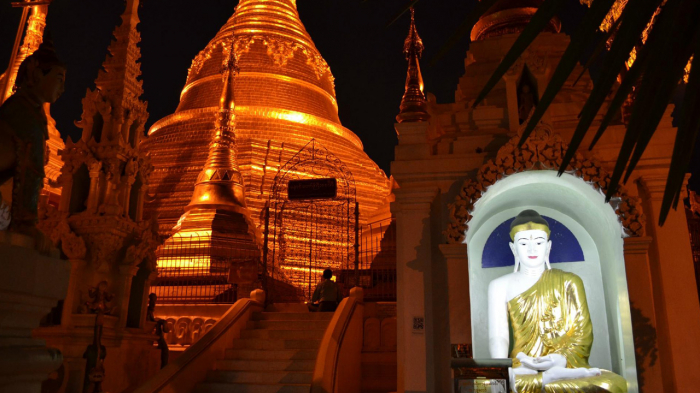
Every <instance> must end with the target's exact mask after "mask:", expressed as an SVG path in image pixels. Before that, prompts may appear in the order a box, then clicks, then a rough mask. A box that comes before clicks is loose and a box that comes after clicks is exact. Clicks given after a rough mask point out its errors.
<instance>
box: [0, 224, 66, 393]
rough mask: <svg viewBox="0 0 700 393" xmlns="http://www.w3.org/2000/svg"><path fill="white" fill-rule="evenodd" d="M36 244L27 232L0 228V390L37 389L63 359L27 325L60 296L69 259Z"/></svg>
mask: <svg viewBox="0 0 700 393" xmlns="http://www.w3.org/2000/svg"><path fill="white" fill-rule="evenodd" d="M37 248H40V247H36V245H35V241H34V239H32V238H31V237H29V236H25V235H21V234H17V233H12V232H7V231H0V393H5V392H8V393H9V392H27V393H32V392H37V393H38V392H40V391H41V382H42V381H43V380H45V379H46V378H47V377H48V375H49V373H50V372H52V371H54V370H56V369H57V368H58V367H59V366H60V365H61V362H62V360H63V358H62V356H61V353H60V351H58V350H56V349H51V348H47V347H46V345H45V343H44V341H43V340H39V339H35V338H33V337H32V330H33V329H35V328H37V327H38V326H39V321H40V320H41V318H42V317H44V316H45V315H46V314H48V313H49V311H50V310H51V308H53V307H55V306H56V303H57V302H58V300H59V299H62V298H64V297H65V295H66V291H67V289H68V277H69V275H70V263H69V262H68V261H65V260H61V259H59V255H58V250H55V249H47V250H44V251H43V252H41V251H39V250H38V249H37Z"/></svg>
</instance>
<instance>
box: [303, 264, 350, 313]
mask: <svg viewBox="0 0 700 393" xmlns="http://www.w3.org/2000/svg"><path fill="white" fill-rule="evenodd" d="M332 277H333V271H332V270H331V269H326V270H324V271H323V280H321V282H320V283H318V285H317V286H316V290H315V291H314V295H313V296H312V297H311V304H309V311H320V312H333V311H335V309H336V308H337V307H338V303H340V301H341V300H342V299H343V295H342V293H341V291H340V286H338V284H337V283H336V282H335V281H333V280H331V278H332Z"/></svg>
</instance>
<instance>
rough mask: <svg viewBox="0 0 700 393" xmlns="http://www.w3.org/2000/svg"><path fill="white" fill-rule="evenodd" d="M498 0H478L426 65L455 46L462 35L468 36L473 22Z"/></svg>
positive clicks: (431, 64)
mask: <svg viewBox="0 0 700 393" xmlns="http://www.w3.org/2000/svg"><path fill="white" fill-rule="evenodd" d="M497 1H498V0H481V1H479V2H478V3H477V4H476V6H475V7H474V9H473V10H472V11H471V12H470V13H469V15H467V17H466V18H465V19H464V21H463V22H462V24H460V25H459V27H457V30H456V31H455V32H454V33H452V35H451V36H450V38H448V39H447V41H446V42H445V44H444V45H443V46H442V47H441V48H440V50H438V53H437V55H435V57H433V58H432V59H431V60H430V62H429V63H428V67H432V66H434V65H435V63H437V62H438V60H440V59H441V58H442V57H443V56H445V54H446V53H447V52H449V51H450V49H452V47H453V46H455V45H456V44H457V43H458V42H459V41H461V40H462V39H463V38H464V36H465V35H466V36H469V32H470V31H471V29H472V27H474V24H475V23H476V21H478V20H479V18H481V16H482V15H483V14H484V13H485V12H486V11H488V9H489V8H491V7H492V6H493V5H494V4H496V2H497Z"/></svg>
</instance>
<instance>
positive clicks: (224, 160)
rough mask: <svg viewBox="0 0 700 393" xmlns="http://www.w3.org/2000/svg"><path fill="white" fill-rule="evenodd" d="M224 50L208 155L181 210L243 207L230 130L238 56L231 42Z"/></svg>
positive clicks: (233, 126) (233, 137) (238, 172)
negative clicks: (225, 52) (219, 91)
mask: <svg viewBox="0 0 700 393" xmlns="http://www.w3.org/2000/svg"><path fill="white" fill-rule="evenodd" d="M228 52H229V53H228V56H227V58H226V61H225V62H224V64H223V72H222V74H223V75H222V77H223V83H224V86H223V89H222V91H221V99H220V101H219V114H218V116H217V118H216V129H215V131H214V138H213V139H212V141H211V143H210V144H209V156H208V157H207V161H206V163H205V164H204V168H202V171H201V172H200V173H199V176H197V182H196V183H195V186H194V193H193V194H192V200H191V201H190V204H189V205H188V206H187V207H186V208H185V211H189V210H190V209H192V208H194V207H206V206H217V208H224V209H228V210H233V211H239V212H242V210H241V209H240V208H245V194H244V190H243V178H242V177H241V172H240V170H239V169H238V163H237V162H236V153H237V148H236V141H235V134H234V129H235V121H236V115H235V114H234V108H235V105H236V104H235V101H234V98H233V87H234V79H235V77H236V74H237V73H238V59H237V58H236V55H235V53H234V51H233V45H232V47H231V48H229V50H228ZM243 210H244V209H243Z"/></svg>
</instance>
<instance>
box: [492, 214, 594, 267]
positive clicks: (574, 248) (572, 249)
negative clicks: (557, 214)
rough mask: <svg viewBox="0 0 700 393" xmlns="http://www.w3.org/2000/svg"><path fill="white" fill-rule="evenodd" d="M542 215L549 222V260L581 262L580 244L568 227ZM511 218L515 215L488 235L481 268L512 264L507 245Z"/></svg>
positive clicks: (552, 261) (511, 254)
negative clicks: (550, 246)
mask: <svg viewBox="0 0 700 393" xmlns="http://www.w3.org/2000/svg"><path fill="white" fill-rule="evenodd" d="M542 217H543V218H544V219H545V220H547V223H549V230H550V232H551V235H550V236H551V240H552V251H551V253H550V254H549V262H550V263H559V262H583V250H582V249H581V245H580V244H579V243H578V240H576V236H574V234H573V233H571V231H570V230H569V228H567V227H566V226H564V224H562V223H560V222H559V221H557V220H555V219H553V218H551V217H547V216H542ZM513 220H515V217H513V218H510V219H508V220H505V221H503V222H502V223H501V224H500V225H499V226H498V227H496V229H494V230H493V232H491V234H490V235H489V238H488V240H486V244H485V245H484V252H483V254H482V255H481V267H482V268H488V267H503V266H513V265H514V263H515V261H514V259H513V252H512V251H511V250H510V247H509V246H508V243H510V223H511V222H513Z"/></svg>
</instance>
